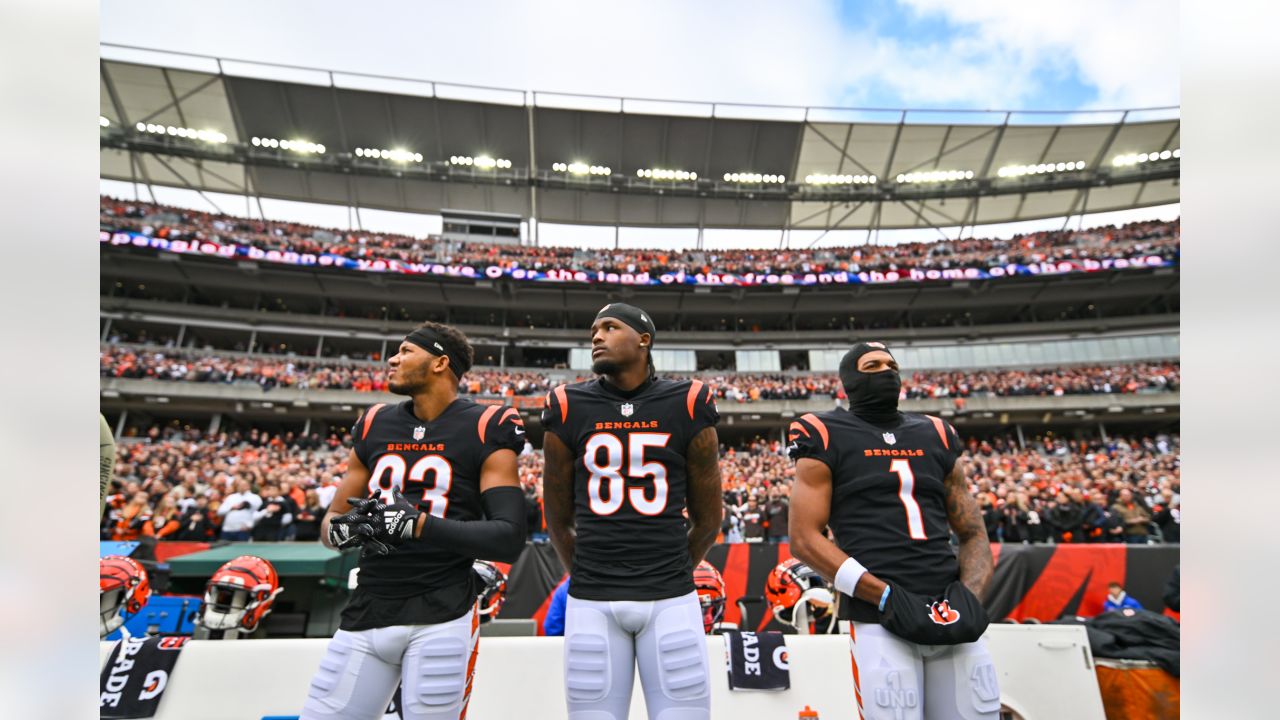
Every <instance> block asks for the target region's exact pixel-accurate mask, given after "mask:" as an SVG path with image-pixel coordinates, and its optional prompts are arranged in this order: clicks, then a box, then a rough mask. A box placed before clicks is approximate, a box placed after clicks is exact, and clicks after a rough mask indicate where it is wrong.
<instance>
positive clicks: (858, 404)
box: [840, 342, 902, 423]
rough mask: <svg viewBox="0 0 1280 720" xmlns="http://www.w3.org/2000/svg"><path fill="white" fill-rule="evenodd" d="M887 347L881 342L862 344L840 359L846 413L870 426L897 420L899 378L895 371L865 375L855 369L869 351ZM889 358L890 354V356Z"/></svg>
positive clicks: (900, 389)
mask: <svg viewBox="0 0 1280 720" xmlns="http://www.w3.org/2000/svg"><path fill="white" fill-rule="evenodd" d="M876 350H882V351H884V352H889V348H887V347H885V345H884V343H880V342H862V343H858V344H857V345H854V346H853V349H852V350H850V351H849V352H847V353H845V355H844V357H843V358H841V359H840V383H841V384H842V385H844V391H845V392H846V393H847V394H848V395H849V412H851V413H853V414H854V415H857V416H858V417H860V418H862V419H863V420H866V421H868V422H873V423H891V422H896V421H897V420H898V418H899V413H898V394H899V393H900V392H901V391H902V377H901V376H899V375H898V372H897V371H896V370H882V371H880V372H875V373H864V372H862V371H860V370H858V360H860V359H862V356H863V355H866V354H867V353H869V352H875V351H876ZM889 356H890V357H892V356H893V353H889Z"/></svg>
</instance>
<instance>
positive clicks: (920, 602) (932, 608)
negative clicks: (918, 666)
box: [880, 580, 990, 645]
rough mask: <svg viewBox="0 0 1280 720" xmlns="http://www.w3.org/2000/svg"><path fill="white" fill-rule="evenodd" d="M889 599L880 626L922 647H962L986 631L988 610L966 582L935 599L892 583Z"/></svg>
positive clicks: (881, 616)
mask: <svg viewBox="0 0 1280 720" xmlns="http://www.w3.org/2000/svg"><path fill="white" fill-rule="evenodd" d="M889 587H890V590H889V597H888V601H887V602H886V603H885V608H884V611H883V612H881V613H880V624H881V625H883V626H884V627H885V629H887V630H888V631H889V632H891V633H893V634H894V635H897V636H898V637H900V638H902V639H904V640H909V641H911V642H914V643H918V644H921V645H959V644H961V643H969V642H974V641H975V640H977V639H978V638H980V637H982V633H984V632H986V630H987V625H989V624H990V620H989V619H988V617H987V611H986V608H984V607H982V602H981V601H979V600H978V598H977V596H975V595H974V594H973V593H972V592H971V591H970V590H969V588H967V587H965V585H964V583H962V582H960V581H959V580H956V581H955V582H953V583H951V584H950V585H948V586H947V589H946V590H945V591H944V592H943V593H942V594H941V595H937V596H934V597H926V596H923V595H919V594H916V593H913V592H911V591H909V590H907V589H906V588H903V587H902V586H901V585H898V584H897V583H892V582H891V583H889Z"/></svg>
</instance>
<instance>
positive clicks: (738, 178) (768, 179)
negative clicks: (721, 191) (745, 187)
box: [724, 172, 787, 185]
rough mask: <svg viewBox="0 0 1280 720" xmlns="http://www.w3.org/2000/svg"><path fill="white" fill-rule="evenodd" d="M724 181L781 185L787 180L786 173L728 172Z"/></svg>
mask: <svg viewBox="0 0 1280 720" xmlns="http://www.w3.org/2000/svg"><path fill="white" fill-rule="evenodd" d="M724 181H725V182H730V183H744V184H751V185H781V184H783V183H785V182H786V181H787V176H786V175H775V174H773V173H758V172H727V173H725V174H724Z"/></svg>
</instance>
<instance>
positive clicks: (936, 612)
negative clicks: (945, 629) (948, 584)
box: [929, 600, 960, 625]
mask: <svg viewBox="0 0 1280 720" xmlns="http://www.w3.org/2000/svg"><path fill="white" fill-rule="evenodd" d="M929 619H930V620H932V621H934V622H936V623H938V624H939V625H950V624H951V623H953V622H955V621H957V620H959V619H960V612H959V611H958V610H954V609H952V607H951V603H949V602H947V601H946V600H939V601H937V602H935V603H934V604H932V605H930V606H929Z"/></svg>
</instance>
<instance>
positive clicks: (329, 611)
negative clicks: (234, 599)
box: [169, 542, 360, 637]
mask: <svg viewBox="0 0 1280 720" xmlns="http://www.w3.org/2000/svg"><path fill="white" fill-rule="evenodd" d="M241 555H256V556H258V557H260V558H263V559H264V560H267V561H268V562H270V563H271V564H272V565H273V566H274V567H275V569H276V574H278V575H279V576H280V586H281V587H283V588H284V592H282V593H280V596H279V598H277V599H276V602H275V610H274V611H273V612H274V613H280V614H282V615H283V614H284V613H304V614H305V616H306V619H305V621H304V622H305V626H306V630H305V635H306V637H330V636H332V635H333V632H334V630H336V629H337V627H338V620H339V617H338V616H339V614H340V613H341V612H342V608H343V607H345V606H346V604H347V598H349V597H350V594H351V593H350V591H349V590H348V589H347V578H348V577H349V576H350V575H351V570H352V569H354V568H355V567H356V565H357V563H358V562H359V560H360V551H359V550H354V549H353V550H348V551H347V552H342V553H340V552H338V551H336V550H330V549H329V548H327V547H325V546H324V545H321V544H320V543H318V542H315V543H312V542H278V543H269V542H263V543H247V542H241V543H231V544H229V545H221V546H218V547H214V548H210V549H208V550H205V551H203V552H197V553H191V554H190V555H180V556H178V557H174V558H170V560H169V572H170V577H171V578H172V579H173V586H174V588H176V589H183V587H184V586H185V589H186V591H187V592H191V593H192V594H200V593H203V592H204V584H205V582H207V581H208V579H209V577H210V576H211V575H213V573H214V571H215V570H217V569H218V568H220V567H222V565H223V564H225V563H226V562H227V561H228V560H233V559H235V558H237V557H239V556H241ZM295 617H296V616H295ZM281 619H283V618H281ZM267 620H268V622H267V623H264V624H269V623H270V620H271V618H268V619H267ZM299 621H301V618H299Z"/></svg>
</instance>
